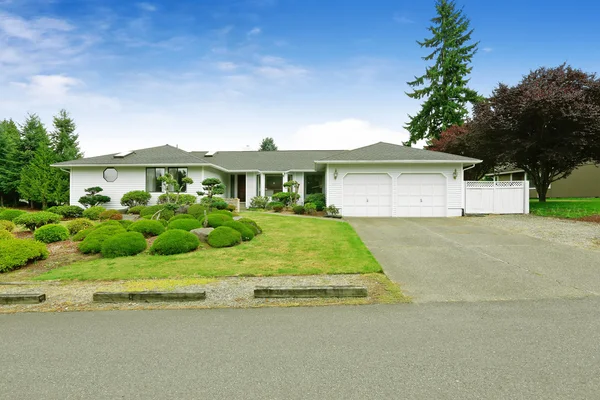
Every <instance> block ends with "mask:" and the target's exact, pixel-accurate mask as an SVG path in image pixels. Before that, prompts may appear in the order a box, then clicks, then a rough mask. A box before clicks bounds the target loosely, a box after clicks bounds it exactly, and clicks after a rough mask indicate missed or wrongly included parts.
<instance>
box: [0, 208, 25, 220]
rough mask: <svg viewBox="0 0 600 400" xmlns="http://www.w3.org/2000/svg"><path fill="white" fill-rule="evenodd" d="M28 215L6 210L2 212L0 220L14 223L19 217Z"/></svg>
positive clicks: (23, 212) (22, 212)
mask: <svg viewBox="0 0 600 400" xmlns="http://www.w3.org/2000/svg"><path fill="white" fill-rule="evenodd" d="M23 214H26V213H25V211H21V210H10V209H9V210H4V211H0V220H3V221H12V220H14V219H15V218H17V217H18V216H19V215H23Z"/></svg>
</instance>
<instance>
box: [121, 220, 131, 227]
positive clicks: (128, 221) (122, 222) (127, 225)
mask: <svg viewBox="0 0 600 400" xmlns="http://www.w3.org/2000/svg"><path fill="white" fill-rule="evenodd" d="M119 224H120V225H121V226H122V227H123V228H125V229H128V228H129V227H130V226H131V224H133V221H130V220H128V219H122V220H120V221H119Z"/></svg>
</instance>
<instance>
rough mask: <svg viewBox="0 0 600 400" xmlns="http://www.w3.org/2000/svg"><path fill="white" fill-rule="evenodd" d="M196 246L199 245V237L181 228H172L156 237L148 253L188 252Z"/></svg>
mask: <svg viewBox="0 0 600 400" xmlns="http://www.w3.org/2000/svg"><path fill="white" fill-rule="evenodd" d="M198 246H200V239H198V237H196V235H194V234H193V233H189V232H186V231H183V230H181V229H173V230H170V231H166V232H165V233H163V234H162V235H160V236H159V237H157V238H156V240H155V241H154V243H153V244H152V247H150V253H151V254H160V255H170V254H181V253H188V252H190V251H194V250H196V249H197V248H198Z"/></svg>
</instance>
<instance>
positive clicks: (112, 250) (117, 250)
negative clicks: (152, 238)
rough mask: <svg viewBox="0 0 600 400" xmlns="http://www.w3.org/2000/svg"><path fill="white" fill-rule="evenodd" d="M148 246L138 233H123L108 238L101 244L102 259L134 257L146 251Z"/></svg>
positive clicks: (142, 236)
mask: <svg viewBox="0 0 600 400" xmlns="http://www.w3.org/2000/svg"><path fill="white" fill-rule="evenodd" d="M147 246H148V244H147V243H146V239H144V235H142V234H141V233H139V232H123V233H119V234H116V235H115V236H112V237H109V238H108V239H106V240H105V241H104V242H103V243H102V248H101V253H102V256H103V257H106V258H115V257H126V256H134V255H136V254H139V253H141V252H142V251H144V250H146V247H147Z"/></svg>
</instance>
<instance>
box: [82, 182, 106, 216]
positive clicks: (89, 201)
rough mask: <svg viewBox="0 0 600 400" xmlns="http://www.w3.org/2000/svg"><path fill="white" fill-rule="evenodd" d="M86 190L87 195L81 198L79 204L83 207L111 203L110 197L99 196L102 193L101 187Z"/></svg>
mask: <svg viewBox="0 0 600 400" xmlns="http://www.w3.org/2000/svg"><path fill="white" fill-rule="evenodd" d="M84 190H85V193H86V195H85V196H81V197H80V198H79V202H80V203H81V204H83V206H84V207H86V208H87V207H94V206H99V205H100V204H104V203H108V202H109V201H110V197H108V196H104V195H101V194H98V193H100V192H101V191H102V188H101V187H99V186H95V187H91V188H87V189H84ZM84 217H85V215H84Z"/></svg>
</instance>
